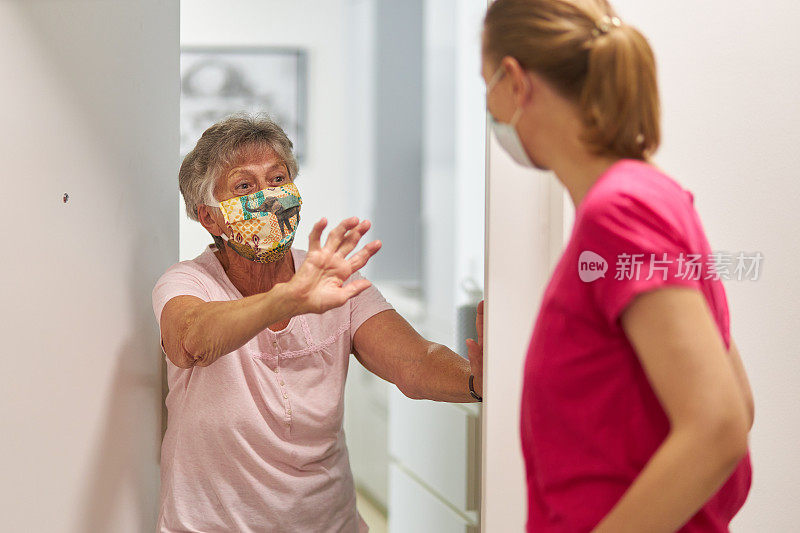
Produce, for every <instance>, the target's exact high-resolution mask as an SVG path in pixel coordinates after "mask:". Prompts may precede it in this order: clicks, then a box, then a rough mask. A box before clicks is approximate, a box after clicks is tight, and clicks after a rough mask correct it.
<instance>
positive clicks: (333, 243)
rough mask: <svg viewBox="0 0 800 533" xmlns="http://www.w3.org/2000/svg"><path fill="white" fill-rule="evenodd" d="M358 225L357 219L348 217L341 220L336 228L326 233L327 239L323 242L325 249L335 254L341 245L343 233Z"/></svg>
mask: <svg viewBox="0 0 800 533" xmlns="http://www.w3.org/2000/svg"><path fill="white" fill-rule="evenodd" d="M357 225H358V218H356V217H350V218H346V219H344V220H342V221H341V222H340V223H339V225H338V226H336V227H335V228H333V230H332V231H331V232H330V233H328V238H327V239H326V240H325V249H326V250H328V251H330V252H331V253H335V252H336V250H337V249H338V248H339V245H340V244H342V240H343V239H344V236H345V233H347V232H348V231H350V230H351V229H353V228H355V227H356V226H357Z"/></svg>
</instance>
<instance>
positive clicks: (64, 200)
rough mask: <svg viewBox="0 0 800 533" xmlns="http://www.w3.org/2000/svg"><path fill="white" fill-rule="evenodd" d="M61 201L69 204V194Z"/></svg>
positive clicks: (65, 194)
mask: <svg viewBox="0 0 800 533" xmlns="http://www.w3.org/2000/svg"><path fill="white" fill-rule="evenodd" d="M61 200H62V201H63V202H64V203H67V202H69V194H67V193H64V196H63V197H62V198H61Z"/></svg>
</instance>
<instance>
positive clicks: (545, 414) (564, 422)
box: [521, 159, 751, 533]
mask: <svg viewBox="0 0 800 533" xmlns="http://www.w3.org/2000/svg"><path fill="white" fill-rule="evenodd" d="M693 200H694V198H693V196H692V194H691V193H690V192H689V191H687V190H685V189H683V188H682V187H681V186H680V185H679V184H678V183H676V182H675V181H673V180H672V179H671V178H669V177H668V176H666V175H664V174H663V173H661V172H660V171H659V170H657V169H656V168H654V167H653V166H650V165H648V164H646V163H644V162H641V161H636V160H631V159H624V160H621V161H618V162H617V163H615V164H614V165H612V166H611V168H610V169H609V170H608V171H606V172H605V173H603V175H602V176H600V177H599V178H598V180H597V182H596V183H595V184H594V185H593V186H592V188H591V189H590V190H589V192H588V193H587V195H586V197H585V198H584V200H583V202H581V204H580V205H579V206H578V209H577V212H576V215H575V225H574V227H573V230H572V235H571V237H570V240H569V243H568V244H567V246H566V249H565V251H564V254H563V256H562V257H561V259H560V261H559V263H558V265H557V266H556V268H555V270H554V272H553V275H552V278H551V279H550V283H549V285H548V286H547V289H546V290H545V293H544V297H543V301H542V306H541V309H540V312H539V316H538V318H537V321H536V325H535V327H534V331H533V335H532V339H531V343H530V347H529V349H528V355H527V359H526V364H525V374H524V385H523V395H522V416H521V431H522V445H523V452H524V456H525V464H526V474H527V484H528V523H527V527H528V531H531V532H533V531H536V532H537V533H539V532H563V533H567V532H568V533H578V532H585V531H590V530H591V529H592V528H593V527H594V526H595V525H597V523H598V522H600V520H602V518H603V517H604V516H605V515H606V514H608V512H609V511H610V510H611V509H612V507H613V506H614V505H615V504H616V502H617V501H618V500H619V499H620V498H621V497H622V495H623V493H624V492H625V491H626V490H627V489H628V487H629V486H630V485H631V484H632V483H633V481H634V479H635V478H636V477H637V475H638V474H639V472H641V470H642V469H643V468H644V466H645V464H646V463H647V461H648V460H649V459H650V457H651V456H652V455H653V453H654V452H655V451H656V449H657V448H658V447H659V445H660V444H661V443H662V441H663V440H664V439H665V438H666V436H667V434H668V432H669V427H670V426H669V420H668V419H667V416H666V414H665V412H664V410H663V408H662V407H661V404H660V403H659V401H658V399H657V397H656V395H655V393H654V391H653V389H652V387H651V386H650V382H649V381H648V379H647V377H646V375H645V374H644V371H643V369H642V366H641V364H640V362H639V359H638V357H637V356H636V353H635V352H634V350H633V348H632V347H631V345H630V343H629V342H628V339H627V337H626V336H625V333H624V331H623V329H622V327H621V325H620V323H619V317H620V315H621V314H622V312H623V310H624V309H625V307H626V306H627V305H628V304H629V303H630V302H631V300H632V299H633V297H634V296H636V295H637V294H640V293H642V292H645V291H649V290H653V289H656V288H658V287H663V286H666V285H678V286H684V287H690V288H693V289H697V290H699V291H701V292H702V293H703V295H704V296H705V298H706V300H707V302H708V305H709V307H710V309H711V312H712V313H713V315H714V318H715V321H716V323H717V326H718V327H719V332H720V335H721V336H722V338H723V339H724V342H725V345H726V346H729V345H730V331H729V317H728V306H727V300H726V297H725V290H724V288H723V285H722V282H721V281H720V280H719V279H714V276H713V272H712V271H711V270H710V269H709V268H708V266H707V262H708V258H709V255H708V254H711V253H712V251H711V249H710V247H709V244H708V241H707V240H706V237H705V234H704V232H703V227H702V224H701V222H700V219H699V217H698V215H697V212H696V211H695V209H694V207H693ZM584 252H589V253H586V254H584ZM582 254H583V255H582ZM639 254H642V255H639ZM651 254H655V255H654V257H653V256H652V255H651ZM665 254H666V255H665ZM696 254H701V256H702V259H701V260H699V261H698V257H697V255H696ZM600 258H602V259H600ZM682 258H683V260H682ZM653 259H655V261H653ZM603 260H604V261H605V262H606V264H607V267H608V271H607V272H606V274H605V277H599V278H598V277H597V276H598V275H599V274H600V273H602V264H603ZM579 261H580V263H581V264H580V265H579ZM637 264H638V267H633V268H629V265H637ZM691 264H700V265H701V268H700V270H699V273H698V274H696V273H695V270H693V269H694V267H692V266H690V265H691ZM637 270H638V275H637ZM687 273H689V274H688V275H687ZM709 276H710V278H709V279H706V277H709ZM648 277H650V279H647V278H648ZM695 277H698V278H699V279H694V278H695ZM595 278H597V279H595ZM618 278H619V279H618ZM750 481H751V471H750V457H749V454H748V455H747V456H746V457H745V458H744V459H743V460H742V461H741V463H740V464H739V465H738V467H737V468H736V470H735V471H734V472H733V474H732V475H731V477H730V479H729V480H728V481H727V482H726V483H725V485H723V486H722V488H721V489H720V490H719V491H718V492H717V493H716V494H715V495H714V496H713V497H712V498H711V499H710V500H709V501H708V502H707V503H706V504H705V506H704V507H703V508H702V509H701V510H700V511H699V512H698V513H697V514H696V515H695V516H694V517H693V518H692V519H691V520H690V521H689V522H688V523H687V524H686V525H685V526H684V527H683V528H682V529H681V530H680V531H681V532H684V533H690V532H691V533H694V532H726V531H728V523H729V522H730V520H731V518H732V517H733V516H734V515H735V514H736V512H737V511H738V510H739V509H740V508H741V506H742V504H743V503H744V500H745V498H746V497H747V493H748V491H749V488H750Z"/></svg>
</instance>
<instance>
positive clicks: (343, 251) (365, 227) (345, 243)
mask: <svg viewBox="0 0 800 533" xmlns="http://www.w3.org/2000/svg"><path fill="white" fill-rule="evenodd" d="M370 227H372V223H371V222H370V221H369V220H362V221H361V222H360V223H359V224H358V225H357V226H356V227H355V228H353V229H351V230H350V231H348V232H347V234H346V235H345V237H344V240H342V244H341V245H340V246H339V249H338V250H336V253H337V254H338V255H340V256H341V257H347V254H349V253H350V252H352V251H353V249H354V248H355V247H356V245H357V244H358V241H360V240H361V237H363V236H364V234H365V233H366V232H367V231H369V228H370Z"/></svg>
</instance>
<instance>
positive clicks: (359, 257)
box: [348, 241, 382, 272]
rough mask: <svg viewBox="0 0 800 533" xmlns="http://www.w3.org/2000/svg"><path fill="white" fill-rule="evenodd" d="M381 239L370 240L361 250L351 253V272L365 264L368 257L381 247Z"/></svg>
mask: <svg viewBox="0 0 800 533" xmlns="http://www.w3.org/2000/svg"><path fill="white" fill-rule="evenodd" d="M381 246H382V244H381V241H372V242H371V243H369V244H367V245H365V246H364V247H363V248H362V249H361V250H359V251H358V252H357V253H355V254H353V256H352V257H351V258H350V259H349V261H348V262H349V263H350V268H352V269H353V272H355V271H356V270H359V269H360V268H362V267H363V266H364V265H366V264H367V261H369V259H370V257H372V256H373V255H375V254H376V253H377V252H378V250H380V249H381Z"/></svg>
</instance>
